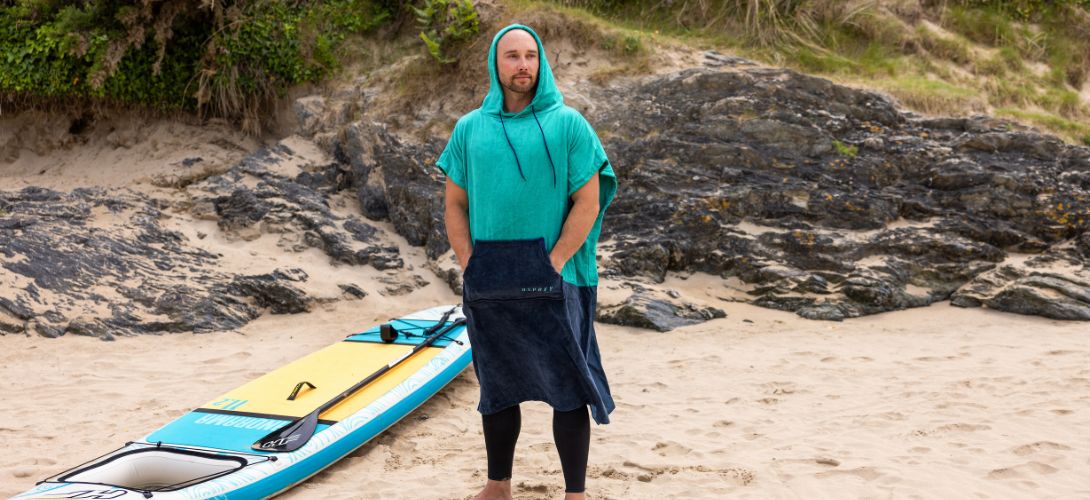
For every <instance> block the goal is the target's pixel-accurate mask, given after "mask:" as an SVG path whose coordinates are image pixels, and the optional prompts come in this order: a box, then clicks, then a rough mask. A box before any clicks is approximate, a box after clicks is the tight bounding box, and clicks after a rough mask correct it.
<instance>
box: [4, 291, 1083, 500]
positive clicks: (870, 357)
mask: <svg viewBox="0 0 1090 500" xmlns="http://www.w3.org/2000/svg"><path fill="white" fill-rule="evenodd" d="M682 293H686V290H682ZM692 293H693V294H694V295H695V294H697V291H692ZM455 300H456V297H455V296H454V295H453V294H450V293H449V292H445V290H438V289H436V287H434V286H428V287H424V288H423V289H421V290H418V291H417V292H414V293H413V294H410V295H406V296H402V297H397V298H385V297H381V296H375V297H368V298H366V299H364V300H362V301H359V302H355V303H353V302H339V303H335V304H327V305H324V306H321V307H318V308H317V309H316V310H315V311H312V312H310V313H306V314H299V315H293V316H273V315H266V316H263V317H262V318H260V319H259V320H257V321H255V322H253V323H251V324H249V325H247V326H246V327H244V328H242V329H241V330H239V331H237V332H227V333H217V334H204V335H190V334H181V335H167V336H162V337H156V336H143V337H135V338H132V337H130V338H121V339H119V340H118V341H116V342H102V341H100V340H96V339H90V338H79V337H66V338H62V339H56V340H50V339H45V338H40V337H23V336H7V337H2V338H0V343H2V345H3V348H2V350H0V352H2V354H0V379H2V380H4V381H6V383H5V387H4V398H3V400H4V401H5V402H6V404H5V405H3V407H2V408H0V442H3V448H4V451H5V453H4V454H3V456H2V457H0V496H7V495H12V494H15V493H17V492H19V491H22V490H24V489H27V488H29V487H30V486H32V485H33V483H34V481H36V480H38V479H42V478H44V477H46V476H48V475H50V474H53V473H56V472H59V471H61V470H63V469H65V468H67V467H70V466H74V465H77V464H78V463H80V462H82V461H83V460H86V459H90V458H93V457H95V456H97V455H99V454H101V453H103V452H106V451H108V450H111V449H113V448H115V447H117V446H119V445H121V444H122V443H124V442H125V441H126V440H129V439H134V438H138V437H140V436H142V435H143V434H145V433H147V432H149V431H152V430H154V429H155V428H157V427H158V426H160V425H163V424H165V423H166V422H168V421H170V420H171V419H173V418H175V417H178V416H179V415H181V414H182V413H184V412H185V411H187V410H189V409H190V408H192V407H195V406H198V405H200V404H202V403H205V402H206V401H208V400H210V399H211V398H213V397H215V396H217V395H219V394H220V393H222V392H224V391H226V390H228V389H230V388H232V387H235V386H237V385H239V384H241V383H243V382H246V381H247V380H250V379H252V378H255V377H257V376H260V375H261V374H263V373H264V372H266V371H267V370H270V369H272V368H275V367H278V366H280V365H282V364H284V363H286V362H288V361H290V360H292V359H295V358H297V357H299V356H302V355H303V354H306V353H308V352H312V351H314V350H317V349H319V348H321V347H323V346H325V345H327V344H330V343H332V342H336V341H338V340H339V339H341V338H343V337H344V335H346V334H347V333H349V332H352V331H355V330H359V329H361V328H364V327H367V326H369V325H371V324H374V323H375V322H378V321H382V320H384V319H387V318H388V317H389V316H391V315H397V314H401V313H405V312H410V311H412V310H416V309H420V308H423V307H427V306H431V305H435V304H440V303H450V302H454V301H455ZM726 309H727V312H728V314H729V316H728V317H727V318H725V319H720V320H715V321H710V322H707V323H704V324H700V325H693V326H689V327H684V328H680V329H678V330H675V331H672V332H669V333H658V332H652V331H645V330H638V329H632V328H623V327H616V326H612V325H601V324H599V325H598V330H599V338H600V344H601V348H602V353H603V359H604V363H605V365H606V369H607V372H608V375H609V377H610V383H611V386H612V390H613V393H614V397H615V398H616V400H617V410H616V411H615V412H614V413H613V414H612V416H611V418H612V420H613V423H611V424H609V425H606V426H596V427H595V428H594V429H593V430H592V439H593V442H592V447H591V457H590V466H589V470H588V482H587V486H588V497H589V498H600V499H606V498H610V499H643V498H647V499H650V498H808V499H812V498H837V499H842V498H1035V499H1040V498H1072V499H1074V498H1090V475H1088V474H1087V471H1088V470H1090V336H1088V335H1087V331H1086V325H1085V324H1082V323H1065V322H1059V321H1052V320H1047V319H1042V318H1036V317H1024V316H1017V315H1012V314H1006V313H998V312H994V311H988V310H981V309H975V310H967V309H959V308H954V307H950V306H948V305H946V304H939V305H935V306H932V307H928V308H922V309H914V310H909V311H902V312H896V313H889V314H883V315H878V316H872V317H866V318H860V319H854V320H850V321H845V322H842V323H828V322H815V321H808V320H804V319H800V318H798V317H796V316H794V315H792V314H788V313H782V312H778V311H770V310H765V309H760V308H756V307H752V306H748V305H744V304H728V305H726ZM477 391H478V386H477V383H476V380H475V378H474V376H473V374H472V370H467V371H466V372H465V373H463V374H462V375H461V376H460V377H459V378H458V379H456V380H455V381H454V382H453V383H452V384H451V385H450V386H448V387H447V388H446V389H444V390H443V391H441V392H440V393H439V394H438V395H437V396H436V397H434V398H433V399H432V400H430V401H429V402H427V403H426V404H425V405H424V406H422V407H421V408H419V409H418V410H417V411H416V412H414V413H412V414H411V415H410V416H409V417H407V418H406V419H405V420H403V421H401V422H400V423H398V424H397V425H395V426H394V427H393V428H391V429H390V430H389V431H388V432H387V433H385V434H384V435H382V436H381V437H379V438H378V439H376V440H374V441H372V442H370V443H368V444H366V445H364V446H363V447H361V448H360V449H359V450H357V451H355V452H354V453H352V454H351V455H350V456H348V457H346V458H345V459H344V460H342V461H341V462H339V463H337V464H335V465H334V466H332V467H330V468H329V469H327V470H326V471H324V472H322V473H320V474H319V475H317V476H315V477H314V478H312V479H311V480H310V481H308V482H307V483H305V484H303V485H301V486H299V487H297V488H295V489H294V490H292V491H290V492H289V493H287V494H285V495H283V496H282V498H285V499H309V498H404V499H427V498H436V499H447V498H454V499H463V498H471V497H472V495H473V494H474V493H475V492H476V491H477V488H478V487H479V486H480V485H481V484H482V482H483V481H484V477H485V455H484V450H483V446H482V442H483V441H482V437H481V430H480V424H479V422H480V417H479V415H478V414H477V412H476V411H475V405H476V400H477ZM549 425H550V411H549V409H548V407H547V406H545V405H544V404H542V403H526V404H524V406H523V430H522V435H521V437H520V439H519V443H518V450H517V454H516V461H515V470H514V474H515V477H514V480H513V484H514V489H515V492H516V495H515V496H516V498H524V499H536V498H560V497H562V495H563V476H562V474H561V472H560V463H559V459H558V458H557V456H556V451H555V449H554V447H553V444H552V437H551V430H550V428H549Z"/></svg>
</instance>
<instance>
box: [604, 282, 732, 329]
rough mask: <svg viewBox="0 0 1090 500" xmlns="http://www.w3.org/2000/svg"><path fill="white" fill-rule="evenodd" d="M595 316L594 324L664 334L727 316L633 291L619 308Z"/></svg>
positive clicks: (718, 310)
mask: <svg viewBox="0 0 1090 500" xmlns="http://www.w3.org/2000/svg"><path fill="white" fill-rule="evenodd" d="M597 316H598V317H597V319H598V321H601V322H603V323H610V324H614V325H622V326H634V327H638V328H649V329H652V330H658V331H660V332H668V331H670V330H673V329H674V328H678V327H681V326H686V325H693V324H697V323H702V322H704V321H707V320H709V319H714V318H725V317H726V316H727V314H726V313H725V312H723V311H722V310H721V309H717V308H714V307H698V306H695V305H693V304H680V305H679V304H677V303H674V301H670V300H667V299H659V298H656V297H655V296H653V295H651V294H648V293H644V292H636V293H634V294H632V296H630V297H629V298H627V299H625V301H624V302H623V303H621V304H619V305H616V306H612V307H605V308H601V309H599V310H598V314H597Z"/></svg>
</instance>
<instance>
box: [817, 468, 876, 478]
mask: <svg viewBox="0 0 1090 500" xmlns="http://www.w3.org/2000/svg"><path fill="white" fill-rule="evenodd" d="M814 475H815V476H817V477H821V478H826V477H834V476H856V477H858V478H861V479H863V480H866V481H873V480H875V479H878V478H879V477H882V473H881V472H878V469H876V468H874V467H858V468H855V469H848V470H830V471H825V472H818V473H817V474H814Z"/></svg>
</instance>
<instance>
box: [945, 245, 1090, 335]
mask: <svg viewBox="0 0 1090 500" xmlns="http://www.w3.org/2000/svg"><path fill="white" fill-rule="evenodd" d="M1084 259H1085V257H1084V256H1083V255H1081V254H1080V253H1079V252H1078V250H1077V246H1075V245H1072V246H1070V247H1065V248H1055V249H1050V250H1049V251H1047V252H1045V253H1043V254H1041V255H1038V256H1035V257H1031V258H1028V259H1026V260H1024V261H1022V262H1013V263H1009V264H1003V265H1000V266H998V267H996V268H995V269H993V270H991V271H988V272H986V273H982V274H980V275H978V276H975V277H974V278H973V279H972V280H971V281H970V282H969V283H967V284H966V285H965V286H964V287H962V288H961V289H959V290H958V291H957V292H955V293H954V295H953V298H952V299H951V303H952V304H953V305H955V306H960V307H980V306H987V307H989V308H992V309H999V310H1002V311H1009V312H1015V313H1019V314H1030V315H1036V316H1045V317H1048V318H1053V319H1065V320H1088V319H1090V271H1088V270H1087V268H1086V266H1085V260H1084Z"/></svg>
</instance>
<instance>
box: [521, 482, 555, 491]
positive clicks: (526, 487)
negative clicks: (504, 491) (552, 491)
mask: <svg viewBox="0 0 1090 500" xmlns="http://www.w3.org/2000/svg"><path fill="white" fill-rule="evenodd" d="M515 487H516V488H517V489H518V492H519V493H548V492H549V486H548V485H545V484H540V483H538V484H532V483H519V484H517V485H515Z"/></svg>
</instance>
